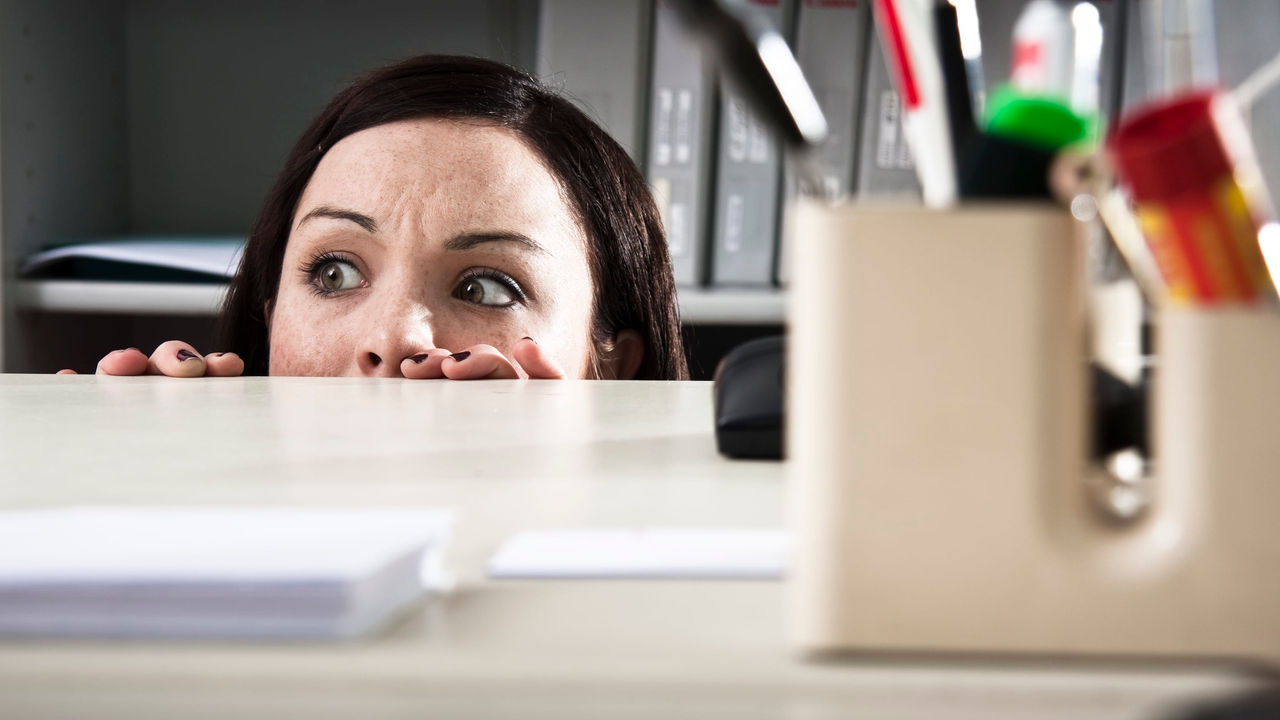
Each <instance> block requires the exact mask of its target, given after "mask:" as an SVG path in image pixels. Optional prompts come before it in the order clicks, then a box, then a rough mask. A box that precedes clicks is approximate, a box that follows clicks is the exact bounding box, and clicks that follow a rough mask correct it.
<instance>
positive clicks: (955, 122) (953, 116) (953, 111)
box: [933, 0, 978, 168]
mask: <svg viewBox="0 0 1280 720" xmlns="http://www.w3.org/2000/svg"><path fill="white" fill-rule="evenodd" d="M933 30H934V36H935V37H936V39H937V43H938V60H939V61H940V62H941V64H942V81H943V84H944V86H945V87H946V101H947V127H948V129H950V131H951V132H950V136H951V152H952V156H953V157H954V161H953V162H954V163H955V167H956V168H959V167H961V165H962V164H963V162H964V153H965V150H966V149H967V148H968V147H969V145H970V143H972V142H973V139H974V136H975V135H976V134H977V132H978V125H977V122H976V120H975V118H974V115H973V95H972V94H971V93H970V89H969V74H968V72H967V69H966V67H965V58H964V51H963V49H962V48H961V40H960V25H959V14H958V13H957V11H956V8H955V6H954V5H952V4H951V3H950V2H949V1H948V0H935V2H934V6H933Z"/></svg>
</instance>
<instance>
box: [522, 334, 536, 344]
mask: <svg viewBox="0 0 1280 720" xmlns="http://www.w3.org/2000/svg"><path fill="white" fill-rule="evenodd" d="M520 339H521V340H528V341H529V342H531V343H533V344H534V345H537V344H538V341H537V340H534V339H533V338H531V337H529V336H528V335H525V336H524V337H522V338H520Z"/></svg>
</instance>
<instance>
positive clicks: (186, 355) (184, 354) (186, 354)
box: [178, 348, 200, 362]
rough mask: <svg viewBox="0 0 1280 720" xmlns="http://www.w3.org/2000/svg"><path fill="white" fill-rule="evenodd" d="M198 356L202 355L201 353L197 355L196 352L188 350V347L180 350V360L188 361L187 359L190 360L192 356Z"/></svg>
mask: <svg viewBox="0 0 1280 720" xmlns="http://www.w3.org/2000/svg"><path fill="white" fill-rule="evenodd" d="M198 357H200V356H199V355H197V354H195V353H193V352H191V351H190V350H188V349H186V348H183V349H181V350H179V351H178V362H186V361H188V360H190V359H191V358H198Z"/></svg>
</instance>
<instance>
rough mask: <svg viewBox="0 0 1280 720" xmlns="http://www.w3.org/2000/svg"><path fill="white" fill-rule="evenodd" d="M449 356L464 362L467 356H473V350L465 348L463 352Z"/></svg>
mask: <svg viewBox="0 0 1280 720" xmlns="http://www.w3.org/2000/svg"><path fill="white" fill-rule="evenodd" d="M449 357H451V358H453V359H454V360H457V361H458V362H462V361H463V360H466V359H467V358H469V357H471V351H470V350H463V351H462V352H459V353H454V354H452V355H450V356H449Z"/></svg>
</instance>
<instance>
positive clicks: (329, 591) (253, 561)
mask: <svg viewBox="0 0 1280 720" xmlns="http://www.w3.org/2000/svg"><path fill="white" fill-rule="evenodd" d="M452 523H453V516H452V513H451V512H450V511H448V510H440V509H303V508H191V507H164V508H110V507H98V508H92V507H86V508H68V509H56V510H37V511H20V512H0V635H25V636H33V635H34V636H42V635H43V636H75V635H90V636H101V635H108V636H139V635H143V636H176V637H350V636H354V635H358V634H361V633H363V632H367V631H368V630H369V629H372V628H373V627H376V626H377V625H379V624H380V623H382V622H383V621H385V620H386V619H387V618H388V617H390V616H391V615H393V614H394V613H395V612H397V611H398V610H399V609H401V608H403V607H405V606H406V605H407V604H409V603H411V602H412V601H414V600H416V599H417V598H418V597H420V596H421V595H422V594H423V593H424V592H425V591H428V590H440V589H447V587H448V578H447V577H446V576H445V575H444V574H443V573H442V572H441V563H440V556H441V554H442V552H443V548H444V546H445V545H446V543H447V540H448V538H449V535H450V533H451V529H452Z"/></svg>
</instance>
